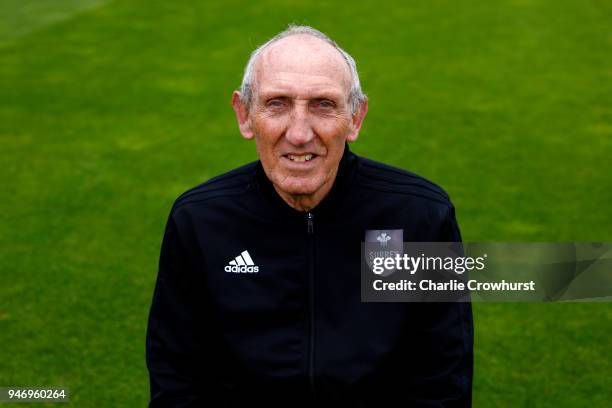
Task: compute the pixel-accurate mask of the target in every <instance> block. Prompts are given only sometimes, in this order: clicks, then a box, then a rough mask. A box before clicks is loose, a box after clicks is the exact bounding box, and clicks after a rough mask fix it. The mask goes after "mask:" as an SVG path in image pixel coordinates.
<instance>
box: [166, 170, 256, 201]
mask: <svg viewBox="0 0 612 408" xmlns="http://www.w3.org/2000/svg"><path fill="white" fill-rule="evenodd" d="M257 163H258V162H257V161H254V162H251V163H248V164H245V165H244V166H241V167H238V168H236V169H233V170H230V171H228V172H227V173H224V174H221V175H219V176H216V177H213V178H211V179H210V180H207V181H205V182H204V183H202V184H199V185H197V186H195V187H193V188H190V189H189V190H187V191H185V192H184V193H183V194H181V195H180V196H179V197H178V198H177V199H176V201H175V202H174V205H173V206H172V212H175V211H177V210H178V209H179V208H181V207H184V206H185V205H187V204H192V203H196V202H203V201H207V200H210V199H213V198H217V197H226V196H232V195H235V194H241V193H245V192H247V191H248V190H249V188H250V187H251V186H252V185H253V181H254V176H255V171H256V168H257Z"/></svg>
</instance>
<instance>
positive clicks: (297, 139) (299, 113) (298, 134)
mask: <svg viewBox="0 0 612 408" xmlns="http://www.w3.org/2000/svg"><path fill="white" fill-rule="evenodd" d="M285 138H286V139H287V141H288V142H290V143H291V144H293V145H304V144H307V143H308V142H310V141H311V140H313V139H314V138H315V132H314V129H313V128H312V126H311V123H310V118H309V116H308V106H307V105H306V104H296V105H295V106H294V109H293V112H292V113H291V117H290V118H289V125H288V126H287V131H286V132H285Z"/></svg>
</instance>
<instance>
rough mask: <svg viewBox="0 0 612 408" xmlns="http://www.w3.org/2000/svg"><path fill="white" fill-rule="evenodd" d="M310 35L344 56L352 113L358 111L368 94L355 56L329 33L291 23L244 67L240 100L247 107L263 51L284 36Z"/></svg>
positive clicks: (260, 48) (252, 55)
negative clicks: (347, 70)
mask: <svg viewBox="0 0 612 408" xmlns="http://www.w3.org/2000/svg"><path fill="white" fill-rule="evenodd" d="M298 34H303V35H309V36H312V37H315V38H318V39H321V40H323V41H325V42H326V43H328V44H329V45H331V46H332V47H334V48H335V49H336V50H338V52H339V53H340V54H341V55H342V57H343V58H344V61H345V62H346V64H347V65H348V68H349V70H350V72H351V89H350V91H349V97H348V102H349V105H350V107H351V113H352V114H353V115H354V114H356V113H357V111H358V109H359V106H360V105H361V104H362V103H363V102H364V101H365V100H366V99H367V98H366V95H365V94H364V93H363V92H362V90H361V83H360V82H359V74H358V73H357V64H356V63H355V60H354V59H353V57H351V56H350V55H349V53H347V52H346V51H344V50H343V49H342V48H340V47H339V46H338V44H336V42H335V41H334V40H332V39H331V38H329V37H328V36H327V35H325V34H324V33H322V32H321V31H319V30H317V29H315V28H312V27H309V26H296V25H289V27H288V28H287V29H286V30H284V31H282V32H280V33H278V34H276V35H275V36H274V37H272V38H271V39H270V40H268V41H267V42H266V43H265V44H263V45H260V46H259V47H257V48H256V49H255V51H253V52H252V53H251V57H250V58H249V62H247V65H246V67H245V69H244V76H243V77H242V84H241V85H240V101H241V102H242V103H243V104H245V105H246V106H247V107H249V108H250V107H251V103H252V102H253V96H254V93H255V90H254V87H255V84H254V68H255V63H256V62H257V59H258V58H259V56H260V55H261V53H262V52H263V51H264V50H265V49H266V48H268V47H269V46H270V45H272V44H273V43H275V42H277V41H279V40H282V39H283V38H286V37H289V36H292V35H298Z"/></svg>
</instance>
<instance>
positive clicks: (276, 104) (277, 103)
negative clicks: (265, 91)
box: [266, 98, 286, 109]
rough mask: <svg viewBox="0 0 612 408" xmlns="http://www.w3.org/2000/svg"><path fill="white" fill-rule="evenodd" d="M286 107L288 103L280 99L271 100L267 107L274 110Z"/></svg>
mask: <svg viewBox="0 0 612 408" xmlns="http://www.w3.org/2000/svg"><path fill="white" fill-rule="evenodd" d="M285 105H286V101H285V100H283V99H280V98H274V99H270V100H269V101H268V102H266V106H267V107H268V108H273V109H278V108H282V107H284V106H285Z"/></svg>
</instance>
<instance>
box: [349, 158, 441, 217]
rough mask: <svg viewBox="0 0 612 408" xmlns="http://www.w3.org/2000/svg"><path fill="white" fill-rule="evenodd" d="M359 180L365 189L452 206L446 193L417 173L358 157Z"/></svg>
mask: <svg viewBox="0 0 612 408" xmlns="http://www.w3.org/2000/svg"><path fill="white" fill-rule="evenodd" d="M358 163H359V167H358V169H359V170H358V180H359V185H360V186H361V187H363V188H367V189H372V190H376V191H379V192H386V193H390V194H403V195H410V196H415V197H420V198H422V199H426V200H429V201H433V202H437V203H440V204H444V205H447V206H452V204H451V201H450V198H449V196H448V194H447V193H446V191H444V189H443V188H442V187H440V186H439V185H437V184H435V183H433V182H432V181H430V180H427V179H426V178H424V177H421V176H419V175H417V174H415V173H412V172H410V171H407V170H403V169H400V168H397V167H393V166H390V165H388V164H384V163H380V162H377V161H374V160H370V159H367V158H365V157H361V156H358Z"/></svg>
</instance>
